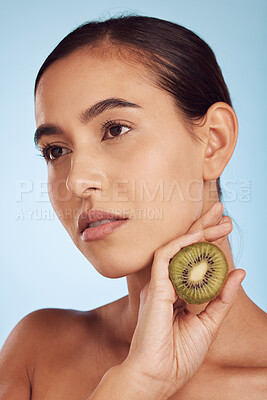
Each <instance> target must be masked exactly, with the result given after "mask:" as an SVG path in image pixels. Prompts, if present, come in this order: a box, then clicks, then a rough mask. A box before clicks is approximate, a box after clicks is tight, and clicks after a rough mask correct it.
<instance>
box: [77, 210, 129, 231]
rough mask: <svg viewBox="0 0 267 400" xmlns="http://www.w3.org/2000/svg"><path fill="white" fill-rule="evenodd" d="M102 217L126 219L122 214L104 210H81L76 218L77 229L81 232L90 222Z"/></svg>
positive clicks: (99, 219)
mask: <svg viewBox="0 0 267 400" xmlns="http://www.w3.org/2000/svg"><path fill="white" fill-rule="evenodd" d="M102 219H112V220H113V219H120V220H122V219H128V218H127V217H125V216H123V215H117V214H113V213H110V212H108V211H104V210H89V211H85V212H82V213H81V214H80V216H79V219H78V230H79V232H80V233H82V232H83V231H84V230H85V229H86V228H88V226H89V224H90V223H91V222H96V221H101V220H102Z"/></svg>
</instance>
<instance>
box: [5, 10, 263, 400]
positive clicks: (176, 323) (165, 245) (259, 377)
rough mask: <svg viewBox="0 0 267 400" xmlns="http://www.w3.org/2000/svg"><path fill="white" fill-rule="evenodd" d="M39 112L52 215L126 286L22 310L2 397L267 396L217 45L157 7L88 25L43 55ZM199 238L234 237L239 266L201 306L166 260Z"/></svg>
mask: <svg viewBox="0 0 267 400" xmlns="http://www.w3.org/2000/svg"><path fill="white" fill-rule="evenodd" d="M35 117H36V124H37V131H36V134H35V143H36V145H37V146H38V148H39V149H40V150H41V152H42V155H43V156H44V157H45V160H46V162H47V167H48V187H49V196H50V200H51V203H52V206H53V208H54V210H55V212H56V213H57V215H58V217H59V219H60V221H61V222H62V224H63V226H64V227H65V228H66V230H67V232H68V233H69V235H70V236H71V238H72V240H73V242H74V243H75V245H76V246H77V247H78V249H79V250H80V251H81V252H82V253H83V254H84V256H85V257H86V258H87V259H88V261H89V262H90V263H91V264H92V265H93V266H94V268H96V270H97V271H98V272H99V273H100V274H102V275H103V276H105V277H109V278H119V277H122V276H126V277H127V284H128V290H129V294H128V295H127V296H125V297H123V298H121V299H119V300H117V301H114V302H112V303H110V304H106V305H104V306H102V307H99V308H97V309H95V310H90V311H88V312H81V311H77V310H61V309H43V310H37V311H35V312H33V313H31V314H28V315H27V316H25V317H24V318H23V319H22V320H21V321H20V322H19V324H18V325H17V326H16V327H15V328H14V330H13V331H12V332H11V334H10V335H9V337H8V339H7V341H6V343H5V345H4V347H3V349H2V353H1V355H2V357H1V374H0V380H1V395H0V396H1V397H0V399H5V400H6V399H15V398H16V399H17V398H18V399H20V400H26V399H27V400H28V399H30V398H32V399H34V400H41V399H49V400H54V399H72V400H74V399H77V400H78V399H79V400H82V399H90V400H93V399H94V400H95V399H97V400H102V399H114V400H115V399H127V400H128V399H136V398H138V399H139V400H141V399H149V400H150V399H151V400H152V399H179V400H182V399H196V398H197V399H198V400H200V399H205V400H208V399H217V400H219V399H224V400H226V399H233V398H235V399H242V400H244V399H257V400H259V399H264V398H266V393H267V384H266V382H267V379H266V377H267V352H266V337H267V318H266V314H265V313H264V312H263V311H262V310H261V309H260V308H259V307H257V305H256V304H254V303H253V302H252V301H251V300H250V299H249V298H248V296H247V295H246V293H245V292H244V290H243V288H242V286H241V281H242V280H243V279H244V277H245V271H244V270H243V269H235V266H234V263H233V258H232V253H231V248H230V244H229V241H228V238H227V235H229V233H230V232H231V231H232V221H231V219H230V217H229V216H226V215H223V205H222V203H221V201H220V200H221V189H220V180H219V179H220V175H221V173H222V172H223V170H224V168H225V167H226V165H227V163H228V162H229V160H230V158H231V156H232V154H233V151H234V148H235V145H236V141H237V136H238V121H237V117H236V114H235V112H234V110H233V107H232V103H231V99H230V95H229V92H228V89H227V86H226V84H225V82H224V79H223V76H222V73H221V70H220V68H219V66H218V64H217V61H216V58H215V56H214V54H213V52H212V50H211V49H210V47H209V46H208V45H207V44H206V43H205V42H204V41H203V40H202V39H201V38H199V37H198V36H197V35H195V34H194V33H193V32H192V31H190V30H188V29H186V28H184V27H182V26H180V25H177V24H174V23H172V22H168V21H164V20H161V19H157V18H150V17H144V16H124V17H118V18H111V19H108V20H106V21H103V22H89V23H86V24H83V25H81V26H80V27H78V28H77V29H75V30H74V31H73V32H71V33H70V34H69V35H67V36H66V37H65V38H64V39H63V40H62V41H61V42H60V43H59V45H58V46H57V47H56V48H55V49H54V50H53V52H52V53H51V54H50V55H49V56H48V58H47V59H46V60H45V62H44V64H43V65H42V67H41V69H40V71H39V73H38V76H37V78H36V82H35ZM151 215H152V217H151ZM114 219H118V221H115V222H114V221H113V222H112V221H111V222H110V220H114ZM100 220H101V221H102V222H103V226H102V227H97V226H95V227H90V225H89V224H90V223H93V222H95V221H100ZM106 220H108V221H106ZM94 225H97V224H94ZM94 225H93V226H94ZM199 241H207V242H213V243H215V244H217V245H218V246H219V247H220V248H221V249H222V250H223V252H224V253H225V255H226V258H227V260H228V263H229V268H230V273H229V275H228V278H227V282H226V284H225V286H224V288H223V290H222V291H221V293H220V294H219V296H218V297H217V298H216V299H214V300H212V301H210V302H209V303H204V304H201V305H192V304H186V303H185V302H184V301H183V300H182V299H180V298H179V297H178V296H177V294H176V292H175V290H174V287H173V285H172V282H171V280H170V279H169V276H168V263H169V260H170V258H172V257H173V256H174V255H175V254H176V253H177V252H178V251H179V250H180V249H181V248H182V247H184V246H186V245H189V244H192V243H195V242H199Z"/></svg>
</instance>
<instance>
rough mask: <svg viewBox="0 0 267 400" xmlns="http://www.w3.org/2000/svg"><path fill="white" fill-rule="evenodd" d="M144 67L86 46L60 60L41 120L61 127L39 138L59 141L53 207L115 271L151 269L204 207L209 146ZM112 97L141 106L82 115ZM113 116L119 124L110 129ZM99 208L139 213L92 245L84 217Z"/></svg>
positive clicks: (45, 79)
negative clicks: (94, 53)
mask: <svg viewBox="0 0 267 400" xmlns="http://www.w3.org/2000/svg"><path fill="white" fill-rule="evenodd" d="M142 73H143V74H144V73H145V70H144V69H142V67H141V66H136V65H135V66H134V65H130V64H129V63H124V62H122V61H119V60H117V61H115V60H114V59H105V60H103V59H102V60H100V59H99V58H96V57H94V58H93V57H90V56H89V55H88V52H86V50H83V49H82V50H81V49H79V50H76V51H75V52H73V53H72V54H71V55H69V56H67V57H65V59H61V60H59V61H57V62H55V63H53V64H52V65H51V66H50V67H49V68H48V69H47V70H46V71H45V73H44V74H43V76H42V78H41V80H40V82H39V85H38V89H37V92H36V102H35V117H36V125H37V127H39V126H40V125H42V124H53V125H56V126H57V127H58V131H53V132H52V133H51V132H50V134H49V135H48V134H46V135H43V136H42V137H40V139H39V143H38V145H39V147H43V146H44V145H47V144H49V145H53V146H56V147H54V150H53V151H51V152H50V155H52V157H54V158H55V159H54V160H53V161H52V162H51V161H48V164H47V167H48V188H49V197H50V201H51V204H52V206H53V208H54V210H55V212H56V214H57V216H58V217H59V219H60V221H61V222H62V224H63V226H64V227H65V229H66V230H67V231H68V233H69V235H70V236H71V238H72V240H73V242H74V243H75V245H76V246H77V247H78V249H79V250H80V251H81V252H82V253H83V254H84V256H85V257H86V258H87V259H88V260H89V261H90V262H91V263H92V265H93V266H94V267H95V268H96V270H97V271H98V272H99V273H101V274H102V275H103V276H106V277H110V278H118V277H122V276H125V275H129V274H132V273H134V272H137V271H139V270H141V269H143V268H144V267H146V266H148V265H149V263H151V262H152V260H153V254H154V251H155V250H156V249H157V248H159V247H161V246H162V245H163V244H165V243H167V242H168V241H170V240H172V239H173V238H175V237H177V236H179V235H181V234H184V233H186V231H187V230H188V229H189V227H190V226H191V224H192V223H193V222H194V221H195V220H196V219H197V218H198V217H199V216H200V214H201V211H202V206H203V204H202V201H203V180H202V163H203V154H204V148H203V144H200V143H199V142H197V141H195V140H193V139H192V138H191V137H190V135H189V133H188V132H187V131H186V128H185V126H184V124H183V121H182V119H181V118H180V117H179V116H178V113H177V110H176V108H175V105H174V101H173V99H172V97H171V96H170V95H168V93H167V92H165V91H163V90H160V89H157V88H155V87H154V86H153V85H152V83H151V84H150V83H149V76H148V79H144V75H143V76H142ZM111 97H112V98H120V99H124V100H125V101H128V102H131V103H135V104H137V105H139V106H140V107H116V108H113V109H109V110H105V111H104V112H102V113H100V114H98V115H97V116H94V117H93V118H91V119H90V120H89V121H88V122H87V123H85V121H84V120H81V119H80V117H79V116H80V114H81V112H82V111H84V110H86V109H87V108H89V107H91V106H92V105H94V104H95V103H97V102H99V101H100V100H101V101H102V100H104V99H107V98H111ZM91 117H92V116H91ZM108 120H110V121H113V125H112V126H111V127H107V128H106V130H105V128H104V129H103V127H102V125H103V124H104V123H105V122H106V121H108ZM118 123H120V124H121V125H122V127H121V128H120V126H116V124H118ZM89 188H94V189H89ZM91 209H98V210H104V211H109V212H113V213H115V214H119V215H123V216H124V217H125V216H126V217H129V220H128V221H127V222H126V223H125V224H123V225H122V226H120V227H119V228H118V229H116V230H114V231H113V232H111V233H110V234H108V235H106V236H105V237H103V238H102V239H98V240H93V241H90V242H85V241H83V240H82V236H81V234H80V232H79V230H78V225H77V222H78V218H79V215H80V213H81V212H83V211H88V210H91Z"/></svg>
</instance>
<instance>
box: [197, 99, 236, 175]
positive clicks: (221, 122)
mask: <svg viewBox="0 0 267 400" xmlns="http://www.w3.org/2000/svg"><path fill="white" fill-rule="evenodd" d="M205 125H206V126H205V129H206V130H207V131H208V134H207V141H206V148H205V153H204V165H203V179H204V180H212V179H217V178H218V177H219V176H220V175H221V174H222V172H223V170H224V168H225V167H226V165H227V164H228V162H229V160H230V158H231V157H232V154H233V152H234V149H235V146H236V142H237V137H238V120H237V117H236V114H235V112H234V110H233V109H232V107H231V106H229V105H228V104H227V103H224V102H217V103H214V104H213V105H212V106H211V107H210V108H209V109H208V111H207V119H206V123H205Z"/></svg>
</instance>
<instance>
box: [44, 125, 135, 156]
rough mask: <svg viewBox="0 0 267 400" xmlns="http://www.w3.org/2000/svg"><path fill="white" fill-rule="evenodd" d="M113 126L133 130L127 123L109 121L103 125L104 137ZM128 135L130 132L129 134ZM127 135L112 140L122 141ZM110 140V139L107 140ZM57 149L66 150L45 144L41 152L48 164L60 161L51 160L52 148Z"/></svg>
mask: <svg viewBox="0 0 267 400" xmlns="http://www.w3.org/2000/svg"><path fill="white" fill-rule="evenodd" d="M111 126H120V127H126V128H130V129H131V128H132V125H131V124H127V123H121V122H119V121H111V120H107V121H106V122H104V123H103V124H101V132H103V131H104V136H105V135H106V133H107V130H108V128H110V127H111ZM127 133H128V132H127ZM127 133H124V134H122V135H121V134H119V135H118V136H114V137H113V138H112V139H121V138H122V137H123V136H124V135H127ZM106 140H109V139H106ZM55 147H61V148H64V147H63V146H56V145H50V144H44V145H43V146H42V147H41V149H40V151H41V157H43V158H44V159H45V160H46V161H47V162H49V163H53V162H54V161H56V160H57V159H59V158H60V157H61V156H59V157H57V158H54V159H50V158H49V153H48V152H49V150H51V149H52V148H55Z"/></svg>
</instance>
